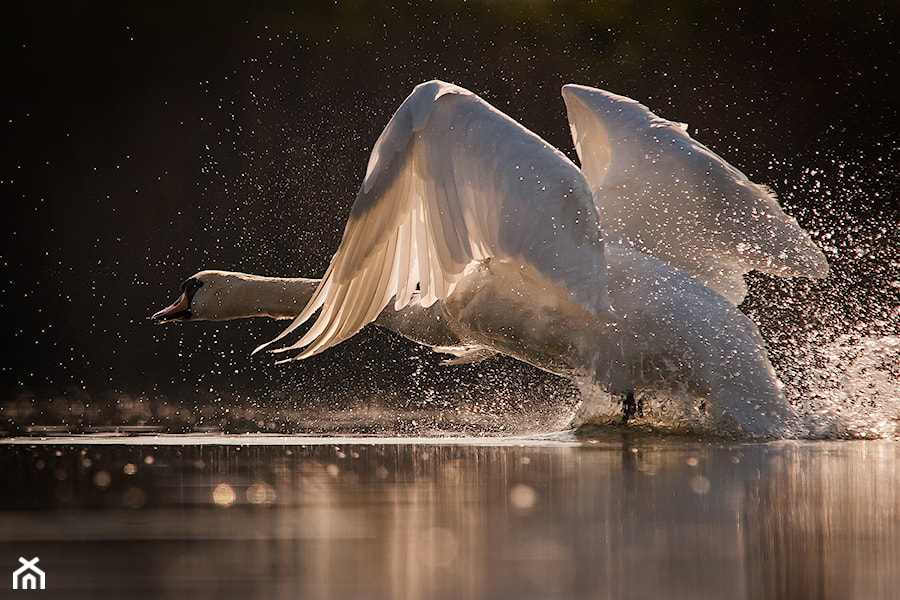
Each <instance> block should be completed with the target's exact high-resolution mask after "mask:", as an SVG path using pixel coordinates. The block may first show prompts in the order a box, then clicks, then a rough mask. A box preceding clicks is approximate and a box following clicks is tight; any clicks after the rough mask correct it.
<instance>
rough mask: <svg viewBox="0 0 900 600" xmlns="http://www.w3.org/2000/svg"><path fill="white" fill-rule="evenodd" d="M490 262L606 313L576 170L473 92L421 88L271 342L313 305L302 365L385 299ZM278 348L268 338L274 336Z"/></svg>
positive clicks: (430, 291) (432, 290)
mask: <svg viewBox="0 0 900 600" xmlns="http://www.w3.org/2000/svg"><path fill="white" fill-rule="evenodd" d="M489 257H494V258H496V259H498V260H513V261H521V262H524V263H525V264H529V265H532V266H533V267H535V268H536V269H537V270H538V271H539V272H541V273H542V274H543V275H544V276H545V277H546V278H547V279H548V280H550V281H551V282H553V283H554V285H557V286H559V287H560V288H564V289H566V290H567V291H568V293H569V295H570V297H571V298H572V300H573V301H575V302H577V303H579V304H581V305H582V306H584V307H585V308H586V309H588V310H590V311H591V312H592V313H594V314H595V315H601V314H604V313H606V312H608V311H609V301H608V297H607V293H606V280H605V269H606V263H605V258H604V255H603V243H602V240H601V235H600V229H599V221H598V218H597V212H596V209H595V208H594V206H593V202H592V199H591V195H590V190H589V189H588V187H587V183H586V182H585V180H584V177H583V176H582V175H581V172H580V171H579V170H578V168H577V167H576V166H575V165H574V164H572V163H571V162H570V161H569V160H568V159H567V158H565V156H563V155H562V154H561V153H560V152H559V151H557V150H556V149H554V148H553V147H551V146H550V145H549V144H547V143H546V142H544V141H543V140H542V139H540V138H539V137H538V136H536V135H535V134H533V133H531V132H530V131H528V130H527V129H525V128H524V127H522V126H521V125H519V124H518V123H516V122H515V121H513V120H512V119H510V118H509V117H507V116H506V115H504V114H503V113H501V112H499V111H498V110H496V109H495V108H493V107H492V106H490V105H489V104H487V103H486V102H484V101H483V100H481V99H480V98H478V97H477V96H475V95H474V94H472V93H471V92H468V91H466V90H464V89H462V88H459V87H456V86H453V85H450V84H446V83H443V82H439V81H432V82H428V83H425V84H422V85H420V86H418V87H417V88H416V89H415V90H414V91H413V93H412V94H411V95H410V96H409V97H408V98H407V99H406V100H405V101H404V102H403V104H402V105H401V106H400V108H399V109H398V110H397V112H396V113H395V114H394V116H393V117H392V118H391V120H390V122H389V123H388V125H387V127H386V128H385V130H384V131H383V132H382V134H381V136H380V137H379V138H378V141H377V142H376V143H375V147H374V149H373V150H372V155H371V158H370V159H369V164H368V168H367V170H366V176H365V179H364V181H363V184H362V187H361V189H360V191H359V194H358V195H357V198H356V202H355V203H354V205H353V208H352V209H351V212H350V218H349V220H348V222H347V226H346V229H345V230H344V237H343V240H342V241H341V245H340V247H339V248H338V250H337V253H336V254H335V255H334V258H333V259H332V261H331V264H330V265H329V267H328V270H327V272H326V273H325V277H324V278H323V279H322V282H321V283H320V285H319V287H318V289H317V290H316V292H315V293H314V294H313V297H312V299H311V300H310V301H309V303H308V304H307V305H306V307H305V308H304V309H303V311H302V313H301V314H300V315H299V316H298V317H297V319H296V320H295V321H294V323H293V324H292V325H291V326H290V327H288V329H287V330H285V332H284V333H282V334H281V336H279V337H278V338H276V340H277V339H280V338H282V337H284V335H286V334H287V333H289V332H290V331H291V330H293V329H294V328H295V327H297V326H298V325H299V324H300V323H303V322H304V321H306V320H307V319H309V317H310V316H312V314H313V313H314V312H315V311H316V310H318V309H320V308H321V309H322V310H321V313H320V314H319V316H318V318H317V319H316V321H315V323H314V324H313V326H312V328H311V329H310V330H309V331H308V332H307V333H306V334H305V335H304V336H303V337H302V338H301V339H300V340H299V341H298V342H297V343H295V344H293V345H291V346H289V347H287V348H282V349H280V350H279V351H285V350H297V349H300V348H303V347H306V348H305V350H303V351H302V352H301V353H300V354H298V355H297V356H296V357H295V358H305V357H308V356H311V355H313V354H316V353H318V352H321V351H322V350H325V349H326V348H328V347H330V346H333V345H335V344H337V343H339V342H341V341H342V340H345V339H347V338H349V337H351V336H352V335H354V334H355V333H356V332H357V331H359V330H360V329H361V328H362V327H363V326H365V325H366V324H367V323H370V322H372V321H373V320H374V319H375V318H376V317H377V315H378V314H379V313H380V312H381V310H382V308H384V307H385V306H386V305H387V304H388V302H389V301H390V300H391V298H394V306H395V308H396V309H398V310H399V309H400V308H402V307H404V306H406V305H407V304H408V303H409V302H410V300H411V298H412V297H413V293H414V292H415V290H416V287H417V286H419V287H420V290H421V293H420V294H419V295H417V296H416V297H415V299H413V301H414V302H418V303H420V304H422V305H423V306H429V305H431V304H432V303H434V302H435V301H436V300H439V299H443V298H446V297H447V296H448V295H449V294H450V293H451V292H452V291H453V288H454V286H455V285H456V282H457V281H458V280H459V279H460V278H461V277H462V276H463V274H464V272H465V271H466V269H467V267H469V266H470V265H471V264H473V263H475V262H478V261H482V260H484V259H487V258H489ZM273 341H275V340H273Z"/></svg>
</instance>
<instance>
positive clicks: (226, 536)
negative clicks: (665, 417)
mask: <svg viewBox="0 0 900 600" xmlns="http://www.w3.org/2000/svg"><path fill="white" fill-rule="evenodd" d="M0 471H2V472H3V473H4V479H5V484H4V486H3V489H2V491H0V565H4V566H5V568H6V569H7V571H8V573H7V576H9V574H10V573H12V571H13V570H14V569H15V568H16V567H17V566H18V564H19V563H18V562H17V559H18V557H20V556H21V557H24V558H26V559H29V560H30V559H31V558H33V557H39V558H40V562H39V563H38V564H39V566H40V567H42V568H43V569H44V571H45V573H46V582H47V589H48V590H54V592H53V594H54V597H65V598H105V597H120V598H121V597H130V598H184V597H191V598H193V599H195V600H199V599H202V598H342V599H343V598H540V599H545V598H654V597H661V598H685V599H688V598H690V599H700V598H710V599H712V598H734V599H741V598H768V599H771V598H791V599H800V598H810V599H813V598H815V599H819V600H821V599H829V598H865V599H873V598H896V597H897V594H898V593H900V570H898V569H897V565H898V564H900V446H898V445H897V444H896V443H894V442H890V441H881V440H859V441H778V442H767V443H758V442H754V443H747V442H737V441H727V440H716V439H705V440H700V439H696V438H690V437H682V438H679V437H671V436H670V437H662V436H658V435H653V434H645V433H641V432H639V431H629V430H606V431H598V432H595V433H594V434H592V435H588V434H585V435H583V436H581V437H575V436H574V435H571V434H559V435H550V436H545V437H530V438H529V437H502V438H498V437H474V438H472V437H467V438H461V437H446V438H408V437H394V438H383V437H347V436H337V437H305V436H299V437H297V436H266V435H250V436H227V435H207V436H205V435H188V436H173V435H138V436H130V437H124V436H116V435H110V434H98V435H80V436H69V437H59V438H53V437H43V438H12V439H7V440H4V443H3V444H2V445H0Z"/></svg>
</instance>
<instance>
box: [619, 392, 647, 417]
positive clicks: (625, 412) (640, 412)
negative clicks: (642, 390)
mask: <svg viewBox="0 0 900 600" xmlns="http://www.w3.org/2000/svg"><path fill="white" fill-rule="evenodd" d="M635 415H637V416H639V417H643V416H644V399H643V398H637V399H635V397H634V390H629V391H628V392H626V393H625V397H624V398H622V424H623V425H624V424H626V423H628V421H630V420H631V418H632V417H634V416H635Z"/></svg>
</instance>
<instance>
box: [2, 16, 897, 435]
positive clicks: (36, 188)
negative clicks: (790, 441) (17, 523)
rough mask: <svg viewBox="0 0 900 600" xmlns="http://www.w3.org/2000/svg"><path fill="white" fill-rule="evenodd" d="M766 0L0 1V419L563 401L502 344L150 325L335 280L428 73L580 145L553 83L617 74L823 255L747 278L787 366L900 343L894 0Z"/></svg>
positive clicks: (269, 327) (244, 325)
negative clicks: (226, 300)
mask: <svg viewBox="0 0 900 600" xmlns="http://www.w3.org/2000/svg"><path fill="white" fill-rule="evenodd" d="M761 4H762V3H752V4H749V5H748V6H746V7H743V8H742V7H739V6H736V5H735V3H731V2H720V1H718V0H714V1H708V2H703V1H697V2H666V3H663V2H652V1H639V0H635V1H627V0H617V1H609V2H594V3H578V2H540V1H535V2H500V1H482V2H468V3H457V2H437V3H423V4H422V5H419V3H410V4H400V5H398V6H395V7H391V8H389V9H388V8H385V7H382V6H381V5H380V4H378V3H368V2H362V1H360V2H329V3H315V2H306V3H299V2H298V3H294V4H289V3H284V4H281V3H272V2H259V3H254V4H253V8H249V5H248V8H245V9H243V10H239V9H237V8H235V6H233V5H231V4H229V3H218V2H186V3H164V2H163V3H118V2H117V3H113V2H108V3H107V2H89V3H75V2H65V3H63V2H44V3H25V2H22V3H19V2H12V3H4V7H3V8H2V9H0V13H2V14H0V32H2V35H0V44H2V48H3V54H2V56H3V71H2V80H3V86H2V87H3V90H4V91H3V93H2V96H0V117H2V118H0V139H2V150H0V151H2V161H0V197H2V199H3V207H4V216H3V219H2V225H0V240H2V241H0V244H2V245H0V309H2V315H3V318H2V319H0V335H2V337H0V341H2V348H3V356H2V357H0V401H2V402H3V404H2V408H3V410H4V411H5V412H6V413H7V414H6V416H5V419H4V427H10V426H12V427H13V429H15V427H18V426H19V425H21V423H14V422H15V421H16V420H17V419H18V420H19V421H22V420H23V419H24V421H30V422H38V421H40V420H41V418H44V419H45V420H46V419H47V418H49V417H47V414H43V417H42V413H47V411H45V410H44V409H41V410H38V411H34V410H32V409H28V410H26V409H27V407H28V406H31V407H33V406H37V405H41V404H40V403H41V402H50V403H52V402H53V401H54V400H59V399H63V400H62V402H63V405H64V406H65V407H67V408H65V409H61V410H62V411H63V413H64V412H65V411H66V410H68V411H70V412H71V405H72V403H73V402H75V403H78V404H79V405H80V408H79V411H80V412H78V414H76V415H73V416H72V419H71V420H70V421H69V422H68V423H69V425H72V423H75V422H78V423H81V422H84V421H85V420H87V421H90V420H91V419H94V420H97V421H100V420H103V419H104V418H107V417H109V418H112V419H113V420H115V419H121V420H122V421H123V422H125V421H128V420H129V419H131V420H132V421H133V420H134V419H133V418H132V417H133V415H132V416H128V415H125V416H124V417H123V416H122V414H116V415H112V416H110V415H107V414H106V413H104V412H103V411H104V410H106V409H107V408H108V407H109V406H110V405H111V403H112V404H116V405H117V406H118V409H119V411H120V413H122V411H123V410H125V408H127V406H125V405H128V406H131V405H130V404H128V403H129V402H137V403H138V404H140V403H145V402H146V403H148V404H149V403H153V402H157V403H159V402H161V403H162V405H168V404H167V403H169V402H170V401H171V402H175V401H174V400H172V399H173V398H177V399H178V400H177V402H180V403H187V404H189V405H200V404H204V403H209V402H212V403H213V404H215V405H216V406H218V408H217V409H216V410H217V411H219V412H220V413H221V412H222V411H224V412H227V411H228V410H229V408H230V407H231V408H234V407H236V406H239V405H246V404H247V403H251V404H254V405H257V404H259V405H265V406H270V407H275V408H278V407H280V406H285V405H291V406H294V407H296V406H298V405H303V404H304V403H305V404H307V405H310V406H314V405H317V404H321V403H324V404H326V405H334V406H338V405H341V403H344V402H347V401H348V400H347V399H348V398H350V399H352V401H354V402H358V401H360V399H361V398H362V399H370V398H375V399H376V400H377V402H379V403H382V404H384V403H386V404H389V405H390V404H391V403H395V404H398V403H399V404H402V403H404V402H405V403H410V402H412V403H413V404H416V403H419V404H422V405H427V404H428V403H429V402H436V401H437V402H447V401H448V400H447V398H448V397H449V396H451V395H453V396H454V397H460V398H462V400H464V401H471V400H473V399H478V398H484V397H488V396H489V397H491V398H494V400H491V401H492V402H493V401H495V400H496V398H497V397H503V398H505V399H504V400H503V401H505V402H513V403H515V402H520V401H522V400H521V397H522V392H523V390H525V389H528V390H529V393H530V392H531V391H533V392H534V393H533V394H531V395H532V396H534V397H540V398H543V399H547V398H550V399H552V398H554V397H569V396H571V395H572V393H573V392H572V389H571V388H570V387H569V386H568V385H567V384H565V383H563V382H560V381H558V380H556V379H555V378H552V377H550V376H547V375H543V374H540V373H538V372H536V371H534V370H532V369H530V368H527V367H525V366H521V365H518V364H517V363H514V362H513V361H511V360H505V359H500V360H493V361H491V362H490V363H487V364H484V365H476V366H464V367H452V368H443V367H440V366H438V365H437V361H438V357H433V356H432V355H431V354H430V353H429V352H426V351H424V350H421V349H418V348H415V347H414V346H412V345H411V344H408V343H407V342H405V341H404V340H400V339H398V338H397V337H396V336H392V335H389V334H387V333H385V332H379V331H369V330H368V329H367V330H366V331H365V332H363V333H362V334H361V335H359V336H357V338H356V339H354V340H351V341H349V342H346V343H344V344H342V345H341V346H340V347H339V348H337V349H334V350H331V351H329V352H327V353H325V354H324V355H320V356H317V357H314V358H313V359H310V360H308V361H304V362H302V363H296V362H295V363H292V364H289V365H286V366H283V365H282V366H275V365H273V364H272V362H273V361H272V358H271V357H270V356H266V355H256V356H254V357H252V358H251V357H250V356H249V354H250V351H251V350H252V349H253V348H255V347H256V346H257V345H258V344H259V343H260V342H262V341H265V340H268V339H270V338H271V337H273V336H274V335H275V334H276V333H277V332H278V331H280V329H281V328H282V326H283V325H284V323H275V322H261V321H254V322H240V323H231V324H227V325H222V324H218V325H216V324H207V323H200V324H188V325H183V326H180V325H169V326H165V327H161V326H153V325H151V324H150V323H149V322H148V321H147V320H146V318H147V317H148V316H149V315H150V314H152V313H153V312H155V311H156V310H158V309H160V308H162V307H163V306H165V305H167V304H168V303H169V302H171V300H172V299H174V297H175V295H176V293H177V291H178V286H179V285H180V283H181V281H182V280H183V279H185V278H186V277H188V276H189V275H191V274H193V273H194V272H196V271H198V270H200V269H203V268H221V269H231V270H242V271H247V272H252V273H259V274H270V275H284V276H296V275H306V276H319V275H321V274H322V272H323V271H324V269H325V267H326V265H327V263H328V260H329V259H330V257H331V255H332V253H333V252H334V250H335V249H336V247H337V245H338V242H339V237H340V233H341V232H342V230H343V224H344V221H345V219H346V216H347V214H348V212H349V208H350V205H351V204H352V202H353V199H354V197H355V192H356V190H357V188H358V186H359V184H360V181H361V179H362V175H363V174H364V172H365V166H366V161H367V158H368V153H369V151H370V149H371V147H372V145H373V143H374V141H375V139H376V138H377V136H378V134H379V133H380V131H381V129H382V128H383V127H384V125H385V124H386V123H387V121H388V119H389V118H390V116H391V114H392V113H393V111H394V110H395V109H396V107H397V106H398V105H399V104H400V102H401V101H402V100H403V99H404V98H405V97H406V95H407V94H408V93H409V92H410V91H411V90H412V88H413V87H414V86H415V85H416V84H418V83H420V82H422V81H426V80H428V79H432V78H440V79H444V80H447V81H451V82H454V83H457V84H459V85H462V86H464V87H467V88H469V89H471V90H472V91H474V92H475V93H477V94H479V95H481V96H482V97H483V98H485V99H486V100H487V101H489V102H491V103H492V104H494V105H495V106H497V107H498V108H499V109H501V110H503V111H505V112H507V113H508V114H510V115H511V116H512V117H513V118H515V119H517V120H519V121H520V122H521V123H523V124H524V125H525V126H526V127H529V128H530V129H532V130H533V131H535V132H537V133H538V134H539V135H541V136H543V137H544V138H545V139H547V140H548V141H549V142H550V143H552V144H553V145H555V146H557V147H558V148H560V149H561V150H563V151H564V152H566V153H568V154H569V155H570V156H572V157H573V158H574V152H573V151H572V149H571V148H572V144H571V141H570V138H569V129H568V124H567V122H566V116H565V107H564V105H563V102H562V99H561V98H560V96H559V89H560V87H561V86H562V85H563V84H565V83H569V82H575V83H582V84H586V85H592V86H597V87H603V88H606V89H609V90H611V91H615V92H617V93H620V94H625V95H627V96H630V97H633V98H635V99H638V100H640V101H641V102H643V103H645V104H647V105H648V106H649V107H650V108H651V109H652V110H654V111H655V112H657V113H658V114H660V115H662V116H664V117H667V118H670V119H673V120H678V121H684V122H687V123H688V124H689V125H690V132H691V134H692V135H693V136H694V137H695V138H697V139H699V140H700V141H702V142H703V143H705V144H707V145H708V146H710V147H711V148H713V149H714V150H715V151H716V152H718V153H719V154H721V155H723V156H724V157H725V158H726V159H727V160H729V161H730V162H732V163H733V164H735V165H736V166H738V167H739V168H741V169H742V170H743V171H744V172H745V173H747V174H748V176H750V178H751V179H752V180H754V181H756V182H759V183H765V184H768V185H770V186H772V187H773V188H774V189H775V190H776V191H777V192H778V194H779V196H780V197H781V199H782V203H783V204H784V205H785V206H786V207H787V209H788V211H789V212H790V213H791V214H793V215H794V216H796V217H797V218H798V220H799V221H800V222H801V224H802V225H803V226H805V227H807V228H809V229H810V230H811V232H812V234H813V236H814V237H815V239H816V240H817V241H819V242H820V243H821V244H822V245H823V247H824V248H825V250H826V253H827V254H828V256H829V259H830V261H831V262H832V266H833V274H832V277H831V278H830V279H829V280H828V281H827V282H825V283H816V284H812V283H809V282H803V281H800V282H794V281H792V282H781V281H774V280H771V279H770V278H765V277H760V276H755V277H753V278H752V280H751V297H750V298H749V299H748V301H747V302H746V304H745V306H744V308H745V310H747V311H748V312H749V313H750V314H751V316H753V318H754V319H756V320H757V321H758V322H759V323H760V325H761V327H762V329H763V332H764V335H765V336H766V337H767V339H768V340H769V343H770V350H771V353H772V356H773V359H774V360H775V362H776V364H777V365H779V366H780V367H782V368H785V369H787V368H790V367H789V365H788V364H787V362H788V361H789V359H790V355H791V354H792V353H794V352H796V351H797V348H798V346H799V345H802V344H807V343H818V342H819V341H821V339H822V338H823V337H827V336H833V335H836V334H838V333H840V332H842V331H846V330H852V329H854V328H856V329H857V330H858V329H860V328H863V329H866V328H870V329H873V330H874V329H878V330H879V331H888V332H890V331H895V330H896V328H897V319H898V313H897V308H896V307H897V292H898V288H897V285H898V284H897V281H898V280H900V276H898V270H900V263H898V261H900V252H898V250H897V248H898V245H900V244H898V231H897V229H898V228H897V225H898V212H900V211H898V205H897V203H898V199H897V198H898V195H897V192H898V187H900V185H898V159H900V150H898V133H900V131H898V107H900V85H898V83H897V82H898V79H897V78H898V75H900V72H898V70H900V69H898V62H900V61H898V47H897V40H900V19H898V17H900V8H898V7H900V5H898V3H896V2H861V1H854V2H831V3H830V2H810V3H802V2H779V3H774V4H772V5H768V6H762V5H761ZM454 390H456V391H454ZM517 397H518V399H517ZM435 398H437V400H435ZM160 399H162V400H160ZM376 400H373V401H376ZM84 405H87V406H88V407H93V408H92V409H89V410H88V411H87V412H85V410H84ZM123 406H125V408H123ZM155 406H161V405H155ZM23 407H24V408H23ZM47 410H49V409H47ZM91 410H93V412H91ZM141 410H144V409H141ZM51 412H52V411H51ZM58 412H59V411H57V413H58ZM126 412H127V411H126ZM140 412H141V411H140V410H139V411H138V413H140ZM129 414H131V413H129ZM104 415H106V417H104ZM54 418H58V415H57V416H56V417H54ZM138 421H140V419H139V418H138ZM63 422H64V423H65V422H66V419H65V418H63ZM10 424H12V425H10ZM76 425H77V423H76ZM269 425H271V423H270V424H269ZM276 426H277V424H276ZM270 428H271V427H270Z"/></svg>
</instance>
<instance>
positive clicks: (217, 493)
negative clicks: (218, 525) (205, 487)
mask: <svg viewBox="0 0 900 600" xmlns="http://www.w3.org/2000/svg"><path fill="white" fill-rule="evenodd" d="M236 498H237V495H236V494H235V493H234V488H233V487H231V486H230V485H228V484H227V483H220V484H219V485H217V486H216V487H215V489H213V492H212V499H213V502H214V503H215V504H217V505H218V506H225V507H228V506H231V505H232V504H234V501H235V499H236Z"/></svg>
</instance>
